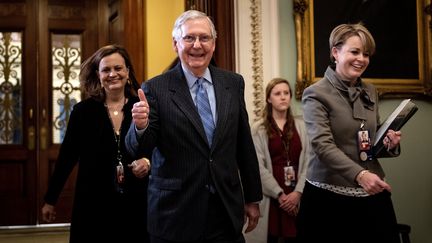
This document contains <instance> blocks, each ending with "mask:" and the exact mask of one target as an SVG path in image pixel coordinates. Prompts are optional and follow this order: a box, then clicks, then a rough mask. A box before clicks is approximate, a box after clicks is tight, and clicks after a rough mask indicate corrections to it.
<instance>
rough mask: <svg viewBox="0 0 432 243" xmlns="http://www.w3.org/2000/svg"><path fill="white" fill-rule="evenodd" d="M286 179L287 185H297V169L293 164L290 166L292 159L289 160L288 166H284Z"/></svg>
mask: <svg viewBox="0 0 432 243" xmlns="http://www.w3.org/2000/svg"><path fill="white" fill-rule="evenodd" d="M284 179H285V185H286V186H294V185H295V180H296V176H295V170H294V167H293V166H290V161H288V162H287V166H285V167H284Z"/></svg>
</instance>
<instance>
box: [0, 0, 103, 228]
mask: <svg viewBox="0 0 432 243" xmlns="http://www.w3.org/2000/svg"><path fill="white" fill-rule="evenodd" d="M107 6H108V4H107V3H106V1H105V0H98V1H94V0H75V1H67V0H0V37H1V38H0V215H2V216H1V217H0V226H10V225H34V224H38V223H42V222H40V217H39V216H40V213H39V212H40V207H41V203H42V202H43V195H44V193H45V192H46V189H47V185H48V181H49V178H50V175H51V172H52V170H53V168H54V165H55V161H56V158H57V154H58V149H59V147H60V144H61V141H62V135H63V134H64V131H65V126H66V123H67V119H68V116H69V114H70V111H71V108H72V106H73V104H74V103H76V102H78V101H79V100H80V99H81V95H80V91H79V82H78V81H77V80H78V77H77V75H78V74H79V65H80V64H81V61H82V60H84V58H86V57H88V56H90V55H91V54H92V53H93V52H94V51H95V50H97V48H98V47H99V46H101V45H104V44H106V43H107V40H108V38H107V37H108V34H107V31H101V30H100V29H102V30H104V28H105V30H107V26H108V20H107V19H106V18H104V17H105V16H107ZM73 185H74V175H72V176H71V177H70V178H69V181H68V183H67V184H66V185H65V188H64V190H63V193H62V195H61V197H60V199H59V202H58V204H57V207H56V208H57V213H58V217H57V222H59V223H60V222H69V221H70V212H71V205H72V198H73V188H74V186H73Z"/></svg>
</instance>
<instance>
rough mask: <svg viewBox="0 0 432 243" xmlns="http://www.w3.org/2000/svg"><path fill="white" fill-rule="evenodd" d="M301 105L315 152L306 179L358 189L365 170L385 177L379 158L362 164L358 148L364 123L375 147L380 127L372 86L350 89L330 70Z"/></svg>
mask: <svg viewBox="0 0 432 243" xmlns="http://www.w3.org/2000/svg"><path fill="white" fill-rule="evenodd" d="M362 90H364V91H363V93H362V92H361V91H362ZM361 94H363V95H364V94H367V96H368V97H362V95H361ZM302 104H303V112H304V120H305V123H306V128H307V131H308V136H309V139H310V141H311V146H312V150H313V153H312V157H311V160H310V162H309V169H308V173H307V179H309V180H312V181H317V182H324V183H328V184H332V185H338V186H348V187H359V185H357V183H356V181H355V178H356V176H357V174H358V173H359V172H360V171H361V170H363V169H368V170H370V171H372V172H374V173H376V174H377V175H378V176H380V177H381V178H383V177H384V171H383V169H382V167H381V165H380V164H379V162H378V160H377V158H373V159H372V160H370V161H365V162H363V161H361V160H360V158H359V150H358V144H357V132H358V131H359V129H360V124H361V122H362V121H364V123H365V129H367V130H369V134H370V137H371V141H372V143H373V142H374V139H375V135H376V131H377V128H378V126H379V113H378V97H377V92H376V89H375V87H374V86H373V85H371V84H368V83H365V82H362V81H360V86H359V87H348V86H347V85H346V84H345V83H344V82H343V81H342V80H340V79H339V78H338V77H337V76H336V73H335V72H334V70H333V69H332V68H330V67H329V68H327V70H326V72H325V75H324V78H323V79H321V80H320V81H318V82H317V83H315V84H313V85H311V86H309V87H308V88H306V89H305V90H304V92H303V98H302ZM386 153H387V152H386ZM382 156H394V155H393V154H384V155H382Z"/></svg>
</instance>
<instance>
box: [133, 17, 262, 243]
mask: <svg viewBox="0 0 432 243" xmlns="http://www.w3.org/2000/svg"><path fill="white" fill-rule="evenodd" d="M172 35H173V47H174V50H175V51H176V52H177V54H178V57H179V59H180V62H179V64H177V66H175V67H174V68H173V69H171V70H169V71H167V72H166V73H164V74H162V75H160V76H157V77H155V78H152V79H150V80H148V81H147V82H145V83H143V85H142V90H139V96H140V102H138V103H135V105H134V107H133V109H132V116H133V124H132V125H131V128H130V130H129V132H128V135H127V138H126V146H127V148H128V150H129V152H130V153H131V154H132V155H133V156H138V155H141V154H147V155H149V154H152V161H151V176H150V182H149V188H148V230H149V233H150V235H151V241H152V242H153V243H154V242H164V243H167V242H244V238H243V234H242V228H243V225H244V223H245V222H244V221H245V216H246V218H247V219H248V220H247V223H248V225H247V227H246V230H245V231H250V230H252V229H253V228H255V226H256V224H257V222H258V218H259V208H258V204H257V203H258V202H259V201H260V200H261V199H262V191H261V182H260V175H259V168H258V161H257V157H256V153H255V149H254V145H253V141H252V138H251V134H250V127H249V123H248V115H247V111H246V107H245V102H244V80H243V77H242V76H241V75H239V74H236V73H232V72H228V71H223V70H221V69H219V68H216V67H214V66H212V65H210V61H211V58H212V56H213V52H214V50H215V39H216V30H215V27H214V24H213V23H212V21H211V20H210V18H209V17H208V16H206V15H205V14H204V13H202V12H199V11H194V10H190V11H186V12H185V13H183V14H182V15H181V16H180V17H179V18H178V19H177V20H176V22H175V25H174V29H173V32H172ZM143 91H144V92H143Z"/></svg>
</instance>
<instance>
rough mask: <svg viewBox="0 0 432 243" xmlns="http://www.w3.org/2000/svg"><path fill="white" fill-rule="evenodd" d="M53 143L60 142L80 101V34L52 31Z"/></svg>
mask: <svg viewBox="0 0 432 243" xmlns="http://www.w3.org/2000/svg"><path fill="white" fill-rule="evenodd" d="M51 40H52V43H51V44H52V101H53V102H52V111H53V117H52V119H53V127H52V129H53V130H52V134H53V138H52V139H53V143H57V144H58V143H61V142H62V141H63V138H64V135H65V132H66V127H67V123H68V121H69V117H70V113H71V111H72V108H73V106H74V105H75V104H76V103H77V102H79V101H80V100H81V91H80V89H79V79H78V78H79V77H78V76H79V71H80V64H81V35H63V34H51Z"/></svg>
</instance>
